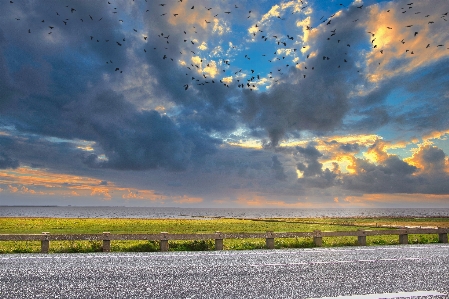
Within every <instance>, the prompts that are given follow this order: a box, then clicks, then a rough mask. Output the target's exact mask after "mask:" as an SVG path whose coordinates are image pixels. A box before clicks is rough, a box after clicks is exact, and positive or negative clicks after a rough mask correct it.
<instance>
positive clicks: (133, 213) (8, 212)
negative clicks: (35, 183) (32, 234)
mask: <svg viewBox="0 0 449 299" xmlns="http://www.w3.org/2000/svg"><path fill="white" fill-rule="evenodd" d="M0 217H55V218H136V219H163V218H171V219H174V218H178V219H204V218H206V219H213V218H238V219H260V218H345V217H361V218H366V217H408V218H427V217H449V208H413V209H412V208H344V209H343V208H330V209H323V208H321V209H275V208H180V207H121V206H114V207H107V206H96V207H91V206H89V207H80V206H0Z"/></svg>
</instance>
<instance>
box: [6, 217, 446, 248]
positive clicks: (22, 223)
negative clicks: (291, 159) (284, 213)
mask: <svg viewBox="0 0 449 299" xmlns="http://www.w3.org/2000/svg"><path fill="white" fill-rule="evenodd" d="M386 226H392V227H398V226H422V227H427V226H438V227H449V218H313V219H311V218H310V219H308V218H295V219H271V218H270V219H252V220H250V219H223V218H221V219H201V220H196V219H190V220H188V219H92V218H75V219H74V218H0V234H36V233H37V234H39V233H42V232H50V233H51V234H62V233H66V234H80V233H85V234H89V233H102V232H105V231H108V232H111V233H160V232H169V233H174V234H176V233H179V234H180V233H214V232H216V231H220V232H226V233H231V232H234V233H236V232H266V231H274V232H312V231H314V230H321V231H349V230H357V229H388V228H387V227H386ZM409 242H410V243H420V244H423V243H424V244H425V243H437V242H438V236H437V235H410V236H409ZM398 243H399V241H398V237H397V236H372V237H367V245H387V244H398ZM356 244H357V237H338V238H337V237H336V238H330V237H329V238H323V246H325V247H332V246H353V245H356ZM223 245H224V249H225V250H243V249H262V248H265V239H246V240H236V239H225V240H224V244H223ZM313 246H314V244H313V240H312V238H293V239H281V238H277V239H275V248H306V247H313ZM213 249H214V241H213V240H207V241H170V250H173V251H182V250H213ZM101 250H102V244H101V242H100V241H52V242H51V245H50V252H53V253H57V252H97V251H101ZM111 250H112V251H131V252H138V251H158V250H159V243H158V242H153V241H112V242H111ZM27 252H40V242H25V241H20V242H12V241H1V242H0V253H27Z"/></svg>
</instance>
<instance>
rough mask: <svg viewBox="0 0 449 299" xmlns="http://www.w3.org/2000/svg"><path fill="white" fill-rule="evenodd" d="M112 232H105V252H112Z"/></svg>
mask: <svg viewBox="0 0 449 299" xmlns="http://www.w3.org/2000/svg"><path fill="white" fill-rule="evenodd" d="M110 234H111V233H110V232H103V252H110V251H111V236H110Z"/></svg>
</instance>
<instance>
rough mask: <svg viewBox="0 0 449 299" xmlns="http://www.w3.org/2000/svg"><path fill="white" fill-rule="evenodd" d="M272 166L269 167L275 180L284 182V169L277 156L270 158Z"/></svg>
mask: <svg viewBox="0 0 449 299" xmlns="http://www.w3.org/2000/svg"><path fill="white" fill-rule="evenodd" d="M272 161H273V164H272V165H271V169H272V170H273V171H274V173H275V175H274V177H275V178H276V180H280V181H285V179H286V178H287V176H286V175H285V173H284V167H283V166H282V163H281V162H280V161H279V159H278V157H277V156H273V157H272Z"/></svg>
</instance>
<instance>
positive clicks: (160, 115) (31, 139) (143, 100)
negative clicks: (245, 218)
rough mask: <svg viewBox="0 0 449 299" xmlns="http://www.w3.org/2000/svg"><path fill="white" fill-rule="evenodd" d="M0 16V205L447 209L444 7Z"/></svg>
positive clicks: (221, 4) (196, 1)
mask: <svg viewBox="0 0 449 299" xmlns="http://www.w3.org/2000/svg"><path fill="white" fill-rule="evenodd" d="M411 1H413V0H407V1H373V0H369V1H360V0H356V1H354V2H352V1H347V0H336V1H330V0H326V1H324V0H310V1H307V0H302V1H301V0H291V1H288V0H285V1H269V0H246V1H245V0H239V1H234V2H233V1H225V0H98V1H74V0H64V1H61V0H46V1H45V3H42V2H41V1H32V0H29V1H27V0H12V1H10V0H1V2H0V7H1V9H0V205H64V206H65V205H72V206H74V205H79V206H86V205H87V206H89V205H92V206H101V205H108V206H150V207H151V206H154V207H159V206H162V207H164V206H165V207H174V206H176V207H226V208H227V207H238V208H251V207H254V208H255V207H257V208H261V207H266V208H360V207H366V208H368V207H392V208H393V207H406V208H410V207H426V208H427V207H435V208H438V207H446V208H447V207H449V159H448V154H449V141H448V137H449V121H448V115H449V72H448V71H449V30H448V29H449V22H448V18H449V17H448V12H449V3H448V1H447V0H422V1H414V3H413V2H411Z"/></svg>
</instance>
